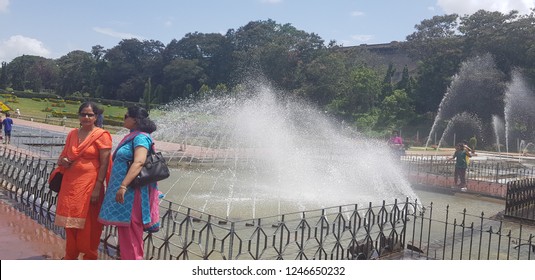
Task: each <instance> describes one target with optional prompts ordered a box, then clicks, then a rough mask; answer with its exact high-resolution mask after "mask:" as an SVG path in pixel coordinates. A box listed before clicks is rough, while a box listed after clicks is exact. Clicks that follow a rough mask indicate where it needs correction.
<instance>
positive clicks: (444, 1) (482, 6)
mask: <svg viewBox="0 0 535 280" xmlns="http://www.w3.org/2000/svg"><path fill="white" fill-rule="evenodd" d="M437 6H439V7H440V8H442V10H444V12H446V13H447V14H453V13H456V14H459V15H461V16H463V15H470V14H473V13H475V12H477V11H478V10H486V11H492V12H493V11H498V12H502V13H504V14H506V13H508V12H510V11H511V10H517V11H519V12H520V13H521V14H526V13H529V12H530V9H531V8H534V7H535V0H437Z"/></svg>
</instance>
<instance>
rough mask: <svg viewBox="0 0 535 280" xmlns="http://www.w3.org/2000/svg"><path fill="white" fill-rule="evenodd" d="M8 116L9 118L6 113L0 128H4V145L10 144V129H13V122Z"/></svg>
mask: <svg viewBox="0 0 535 280" xmlns="http://www.w3.org/2000/svg"><path fill="white" fill-rule="evenodd" d="M9 116H11V115H10V114H9V112H8V113H6V118H5V119H4V120H3V121H2V126H3V127H4V136H5V138H6V139H5V142H4V144H9V143H10V142H11V128H12V127H13V120H12V119H11V118H10V117H9Z"/></svg>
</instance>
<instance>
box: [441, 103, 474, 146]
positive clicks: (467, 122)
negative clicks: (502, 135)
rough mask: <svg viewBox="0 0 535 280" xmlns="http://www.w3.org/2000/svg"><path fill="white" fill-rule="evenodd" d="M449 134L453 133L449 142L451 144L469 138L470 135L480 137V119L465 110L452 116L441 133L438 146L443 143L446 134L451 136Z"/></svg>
mask: <svg viewBox="0 0 535 280" xmlns="http://www.w3.org/2000/svg"><path fill="white" fill-rule="evenodd" d="M451 134H453V141H452V142H451V145H452V146H453V145H456V144H457V143H458V142H460V141H461V140H463V139H469V138H470V137H472V136H476V137H477V138H481V136H482V131H481V120H480V119H479V118H478V117H477V116H475V115H472V114H470V113H467V112H463V113H460V114H457V115H455V116H453V118H451V120H449V121H448V125H447V126H446V129H445V130H444V132H443V133H442V137H441V138H440V141H439V142H438V148H440V147H441V146H442V145H443V144H444V141H445V139H446V138H447V137H448V136H451Z"/></svg>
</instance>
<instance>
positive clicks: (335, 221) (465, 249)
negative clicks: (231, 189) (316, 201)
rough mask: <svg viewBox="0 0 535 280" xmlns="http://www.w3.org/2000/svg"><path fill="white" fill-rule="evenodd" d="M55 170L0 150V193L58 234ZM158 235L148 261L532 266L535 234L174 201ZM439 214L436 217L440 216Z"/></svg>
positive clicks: (399, 205) (413, 212) (107, 245)
mask: <svg viewBox="0 0 535 280" xmlns="http://www.w3.org/2000/svg"><path fill="white" fill-rule="evenodd" d="M53 167H54V164H53V163H51V162H49V161H46V160H42V159H40V158H36V157H34V156H31V155H28V154H24V153H22V152H19V151H14V150H10V149H9V148H5V147H4V148H0V185H1V186H2V188H3V189H4V190H5V191H6V192H7V194H8V196H9V197H10V198H11V199H14V200H16V201H17V202H18V205H19V206H20V209H22V210H23V211H24V212H25V213H27V214H28V215H30V216H32V217H33V218H34V219H36V220H38V221H40V222H41V223H42V224H44V225H45V226H46V227H48V228H50V229H52V230H54V231H55V232H57V233H58V234H60V235H62V236H63V234H64V232H63V229H62V228H58V227H56V226H55V225H54V216H55V204H56V193H53V192H51V191H50V190H49V189H48V185H47V179H48V176H49V174H50V171H51V170H52V168H53ZM160 213H161V221H160V222H161V225H162V226H161V229H160V231H159V232H157V233H153V234H146V235H145V236H144V239H145V258H146V259H167V260H171V259H184V260H196V259H199V260H201V259H205V260H244V259H247V260H260V259H262V260H266V259H277V260H280V259H284V260H290V259H291V260H294V259H299V260H312V259H315V260H319V259H321V260H340V259H407V258H411V259H455V260H457V259H496V260H506V259H527V260H529V259H533V254H534V253H535V252H534V251H533V250H535V241H534V240H533V237H534V233H535V228H534V227H533V226H531V225H529V224H524V223H522V221H520V222H518V221H514V222H511V221H508V220H503V219H500V217H487V216H485V214H483V213H481V215H476V216H473V215H470V214H468V213H466V211H465V212H463V213H456V212H453V211H450V210H449V209H448V208H446V209H445V210H444V211H439V209H435V208H434V207H433V205H432V204H430V205H421V204H420V203H419V202H418V201H409V200H408V199H406V200H405V201H391V202H386V201H383V202H382V203H380V204H379V205H372V203H370V204H368V205H341V206H336V207H328V208H324V209H317V210H309V211H301V212H295V213H286V214H281V215H275V216H270V217H263V218H257V219H250V220H231V219H227V218H221V217H217V216H214V215H210V214H209V213H204V212H200V211H198V210H195V209H193V208H191V207H186V206H184V205H180V204H177V203H174V202H171V201H167V200H162V202H161V204H160ZM438 213H440V214H438ZM101 241H102V243H101V244H102V250H103V251H104V252H105V253H106V254H107V255H108V256H109V257H110V258H118V250H119V249H120V248H118V243H117V231H116V228H115V227H112V226H106V227H105V229H104V231H103V234H102V237H101Z"/></svg>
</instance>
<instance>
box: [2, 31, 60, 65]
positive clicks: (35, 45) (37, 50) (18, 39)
mask: <svg viewBox="0 0 535 280" xmlns="http://www.w3.org/2000/svg"><path fill="white" fill-rule="evenodd" d="M23 54H26V55H37V56H42V57H46V58H49V57H50V51H49V50H48V49H47V48H45V46H44V44H43V42H41V41H39V40H37V39H33V38H28V37H24V36H22V35H15V36H11V37H10V38H9V39H8V40H6V41H3V42H0V61H5V62H10V61H11V60H13V59H14V58H15V57H18V56H21V55H23Z"/></svg>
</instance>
